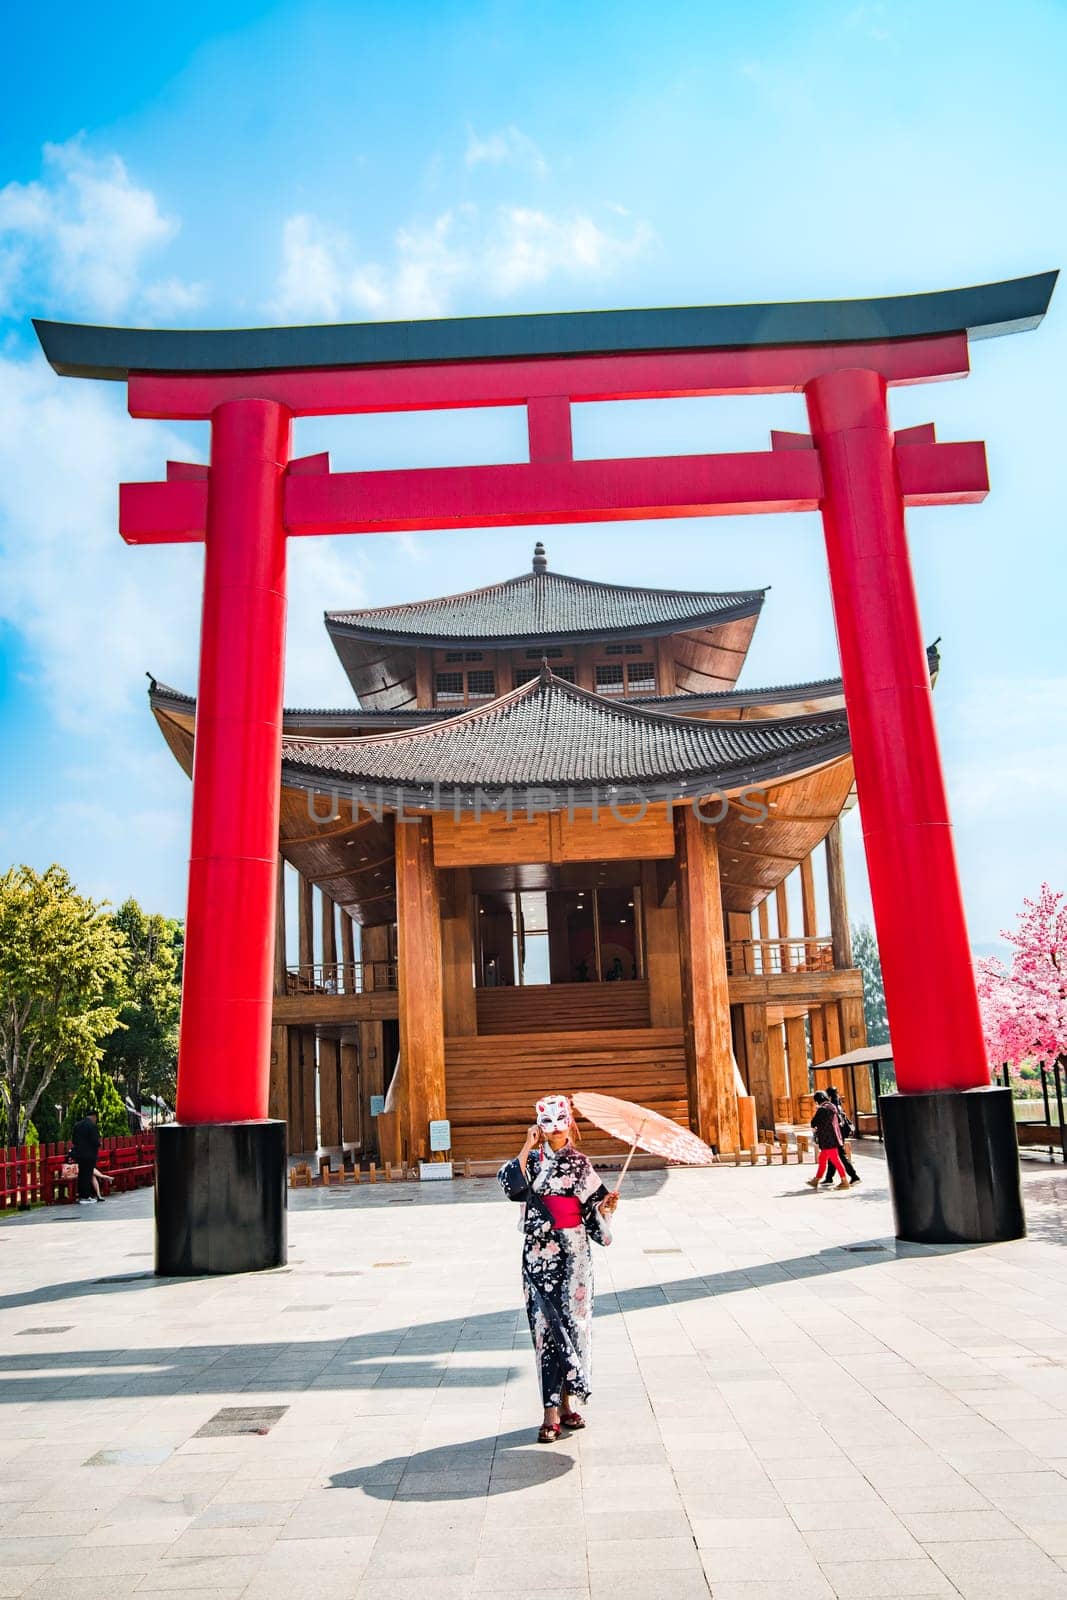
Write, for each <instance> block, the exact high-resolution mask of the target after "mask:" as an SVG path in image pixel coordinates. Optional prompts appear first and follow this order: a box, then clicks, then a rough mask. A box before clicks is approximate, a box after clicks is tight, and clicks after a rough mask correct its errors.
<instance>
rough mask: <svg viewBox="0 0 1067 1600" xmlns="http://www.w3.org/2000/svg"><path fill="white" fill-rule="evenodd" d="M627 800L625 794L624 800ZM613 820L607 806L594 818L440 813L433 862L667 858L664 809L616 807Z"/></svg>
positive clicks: (669, 839)
mask: <svg viewBox="0 0 1067 1600" xmlns="http://www.w3.org/2000/svg"><path fill="white" fill-rule="evenodd" d="M624 798H625V796H624ZM618 811H619V815H618V816H615V815H614V814H613V813H612V812H611V811H610V810H609V809H608V808H607V807H605V808H604V809H603V810H602V811H601V812H600V814H599V816H598V817H597V818H594V817H593V815H592V813H591V812H582V811H576V813H575V815H574V817H573V819H571V818H569V817H568V816H567V815H566V814H565V813H561V812H553V813H551V814H546V815H544V816H539V817H537V816H535V817H533V818H530V819H527V818H526V817H524V816H515V817H514V819H513V820H512V821H510V822H509V821H508V820H507V818H506V817H504V816H503V815H500V816H498V815H495V814H492V813H490V814H485V815H483V816H482V817H481V819H480V820H477V821H476V820H475V819H474V818H473V817H460V818H459V820H458V821H457V820H456V818H455V817H453V816H451V815H449V814H447V813H440V814H437V815H435V816H434V818H433V851H434V862H435V864H436V865H437V866H438V867H476V866H510V865H518V864H520V863H523V862H537V861H545V862H555V863H558V864H563V863H569V862H577V861H639V860H650V859H662V858H669V857H671V856H673V854H674V834H673V830H672V828H671V824H670V821H669V820H668V817H667V811H666V807H665V806H660V807H654V806H650V807H649V808H648V810H647V811H646V812H645V814H644V815H643V816H642V815H641V814H640V811H639V808H636V807H632V806H631V807H629V808H627V807H626V806H625V805H623V804H620V805H619V808H618Z"/></svg>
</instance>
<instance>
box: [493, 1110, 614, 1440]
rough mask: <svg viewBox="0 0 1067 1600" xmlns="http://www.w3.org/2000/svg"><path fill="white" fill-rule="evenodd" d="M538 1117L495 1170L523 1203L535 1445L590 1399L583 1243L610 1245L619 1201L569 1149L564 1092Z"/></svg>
mask: <svg viewBox="0 0 1067 1600" xmlns="http://www.w3.org/2000/svg"><path fill="white" fill-rule="evenodd" d="M536 1118H537V1120H536V1121H535V1122H534V1123H533V1124H532V1125H531V1127H530V1128H528V1129H527V1133H526V1142H525V1143H524V1145H523V1147H522V1149H521V1150H520V1151H519V1153H518V1155H517V1156H515V1157H514V1158H513V1159H512V1160H511V1161H508V1162H505V1164H504V1165H503V1166H502V1167H501V1169H500V1171H499V1173H498V1174H497V1176H498V1178H499V1180H500V1186H501V1188H502V1189H503V1191H504V1193H505V1194H506V1195H507V1197H508V1199H509V1200H517V1201H520V1202H522V1203H523V1204H524V1205H525V1212H524V1215H523V1247H522V1283H523V1292H524V1296H525V1300H526V1315H527V1317H528V1318H529V1323H530V1335H531V1337H532V1339H533V1346H534V1356H535V1359H536V1362H537V1374H538V1379H539V1381H540V1385H541V1404H542V1405H543V1406H544V1412H545V1415H544V1421H543V1422H542V1425H541V1429H540V1432H539V1433H538V1435H537V1442H538V1444H553V1443H555V1441H556V1440H557V1439H558V1438H559V1436H560V1428H561V1427H563V1428H566V1429H567V1430H568V1431H569V1432H572V1433H574V1432H577V1431H578V1430H579V1429H580V1428H584V1427H585V1420H584V1418H583V1417H582V1416H580V1414H579V1413H578V1412H577V1411H575V1410H574V1405H573V1402H574V1401H575V1400H576V1399H577V1400H583V1401H585V1400H588V1399H589V1397H590V1393H591V1390H590V1362H591V1355H592V1333H593V1260H592V1252H591V1251H590V1248H589V1241H590V1240H591V1239H593V1240H595V1241H596V1243H597V1244H603V1245H607V1244H610V1243H611V1229H610V1226H609V1222H608V1219H609V1218H610V1217H611V1214H612V1212H613V1211H614V1210H615V1207H616V1206H617V1205H618V1201H619V1197H618V1195H617V1194H609V1193H608V1191H607V1189H605V1187H604V1185H603V1184H602V1183H601V1181H600V1179H599V1178H598V1176H597V1174H596V1172H595V1171H594V1170H593V1165H592V1162H590V1161H589V1160H588V1158H587V1157H586V1156H584V1155H583V1154H582V1153H581V1151H580V1150H577V1149H576V1148H575V1141H576V1140H577V1139H578V1137H579V1135H578V1129H577V1127H576V1126H575V1122H574V1112H573V1110H572V1108H571V1103H570V1101H569V1100H568V1099H567V1097H566V1095H561V1094H550V1095H546V1096H545V1097H544V1099H543V1100H539V1101H538V1102H537V1107H536Z"/></svg>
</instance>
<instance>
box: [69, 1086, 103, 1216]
mask: <svg viewBox="0 0 1067 1600" xmlns="http://www.w3.org/2000/svg"><path fill="white" fill-rule="evenodd" d="M99 1154H100V1128H99V1125H98V1117H97V1113H96V1108H95V1106H90V1108H89V1110H88V1111H87V1112H86V1113H85V1115H84V1117H81V1118H80V1119H79V1120H78V1121H77V1122H76V1123H75V1124H74V1131H73V1132H72V1134H71V1136H70V1159H71V1160H72V1161H76V1162H77V1163H78V1204H79V1205H80V1206H91V1205H95V1204H96V1200H97V1195H96V1193H94V1183H93V1176H94V1173H95V1171H96V1158H97V1156H98V1155H99Z"/></svg>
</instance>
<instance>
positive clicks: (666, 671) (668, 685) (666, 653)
mask: <svg viewBox="0 0 1067 1600" xmlns="http://www.w3.org/2000/svg"><path fill="white" fill-rule="evenodd" d="M676 687H677V685H676V683H675V678H674V644H673V641H672V640H671V639H670V638H669V637H668V636H665V637H663V638H660V639H657V640H656V693H657V694H673V693H674V692H675V689H676Z"/></svg>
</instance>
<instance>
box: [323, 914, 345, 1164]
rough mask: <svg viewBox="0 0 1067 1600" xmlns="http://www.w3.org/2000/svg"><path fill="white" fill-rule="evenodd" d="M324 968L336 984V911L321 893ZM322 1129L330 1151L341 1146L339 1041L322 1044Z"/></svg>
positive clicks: (333, 1040)
mask: <svg viewBox="0 0 1067 1600" xmlns="http://www.w3.org/2000/svg"><path fill="white" fill-rule="evenodd" d="M320 896H321V898H320V905H321V908H322V965H323V978H324V981H325V983H326V984H327V985H329V984H331V983H336V982H337V977H338V974H337V907H336V906H335V905H334V903H333V901H332V900H331V899H330V897H329V895H328V894H323V893H322V892H321V891H320ZM319 1126H320V1131H321V1137H322V1142H323V1144H324V1145H325V1146H326V1148H327V1149H331V1150H332V1149H334V1148H336V1147H337V1146H338V1145H340V1143H341V1046H340V1042H339V1041H338V1040H337V1039H320V1040H319Z"/></svg>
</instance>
